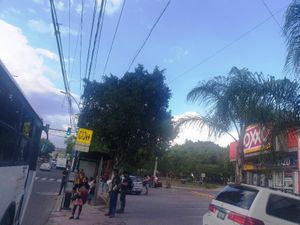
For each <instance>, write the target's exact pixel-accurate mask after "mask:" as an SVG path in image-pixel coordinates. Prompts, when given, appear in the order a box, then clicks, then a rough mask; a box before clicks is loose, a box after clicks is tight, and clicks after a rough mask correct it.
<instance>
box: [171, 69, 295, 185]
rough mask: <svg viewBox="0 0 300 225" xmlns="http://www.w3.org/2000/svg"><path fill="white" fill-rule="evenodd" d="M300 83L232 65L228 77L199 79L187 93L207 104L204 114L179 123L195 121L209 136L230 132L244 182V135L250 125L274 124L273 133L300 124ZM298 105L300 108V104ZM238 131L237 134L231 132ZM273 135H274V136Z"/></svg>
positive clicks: (238, 176)
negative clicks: (206, 129)
mask: <svg viewBox="0 0 300 225" xmlns="http://www.w3.org/2000/svg"><path fill="white" fill-rule="evenodd" d="M299 93H300V86H299V84H298V83H297V82H292V81H290V80H288V79H282V80H275V78H274V77H271V76H268V77H265V76H264V75H263V74H261V73H251V72H250V71H248V70H247V69H238V68H236V67H233V68H232V69H231V71H230V72H229V75H228V76H218V77H215V78H213V79H211V80H208V81H203V82H200V83H199V84H198V85H197V86H196V87H195V88H193V89H192V90H191V91H190V92H189V93H188V95H187V100H188V101H190V102H193V103H199V104H205V106H206V107H208V112H207V113H206V115H204V116H186V117H184V118H182V119H180V120H179V121H178V123H177V126H181V125H183V124H193V125H198V126H200V127H203V126H204V125H206V126H207V127H208V128H209V136H211V135H214V136H221V135H223V134H225V133H227V134H229V135H230V136H231V137H232V138H233V140H234V141H237V142H238V149H237V160H236V170H235V183H238V184H239V183H241V182H242V170H243V163H244V153H243V148H244V147H243V138H244V135H245V130H246V128H247V126H249V125H250V124H260V125H261V126H266V125H269V124H272V131H271V132H273V133H272V136H273V137H274V136H276V135H278V134H279V132H282V131H284V130H286V129H287V128H288V127H293V126H296V125H297V124H300V123H299V120H300V119H299V118H300V117H299V115H300V113H299V110H296V109H297V107H295V106H296V105H297V104H298V103H299V100H300V98H299V96H300V94H299ZM298 108H299V107H298ZM234 130H235V131H236V133H237V135H238V137H237V138H236V137H234V136H233V135H232V134H231V132H232V131H234ZM273 134H274V135H273Z"/></svg>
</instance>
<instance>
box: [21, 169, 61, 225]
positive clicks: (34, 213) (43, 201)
mask: <svg viewBox="0 0 300 225" xmlns="http://www.w3.org/2000/svg"><path fill="white" fill-rule="evenodd" d="M61 177H62V170H57V169H52V170H51V171H49V172H48V171H40V170H38V171H37V173H36V179H35V182H34V185H33V189H32V193H31V196H30V199H29V203H28V207H27V210H26V213H25V217H24V220H23V223H22V225H44V224H45V223H46V222H47V220H48V217H49V215H50V213H51V210H52V209H53V206H54V204H55V200H56V198H57V195H58V191H59V187H60V182H61Z"/></svg>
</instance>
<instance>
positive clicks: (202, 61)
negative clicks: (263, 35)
mask: <svg viewBox="0 0 300 225" xmlns="http://www.w3.org/2000/svg"><path fill="white" fill-rule="evenodd" d="M286 7H287V6H284V7H282V8H281V9H279V10H277V11H276V12H275V13H274V15H276V14H278V13H280V12H281V11H282V10H284V9H285V8H286ZM272 17H273V16H269V17H268V18H266V19H264V20H263V21H261V22H260V23H258V24H256V25H255V26H254V27H252V28H251V29H250V30H248V31H246V32H244V33H243V34H241V35H240V36H238V37H237V38H236V39H234V40H232V41H231V42H229V43H228V44H227V45H225V46H224V47H222V48H220V49H219V50H217V51H215V52H214V53H212V54H211V55H209V56H207V57H205V58H204V59H202V60H201V61H200V62H199V63H197V64H195V65H194V66H192V67H190V68H189V69H187V70H185V71H184V72H182V73H181V74H179V75H177V76H175V77H174V79H173V80H171V81H170V82H169V83H168V84H171V83H173V82H174V81H175V80H177V79H178V78H180V77H182V76H183V75H185V74H187V73H190V72H191V71H193V70H195V69H196V68H198V67H199V66H200V65H202V64H203V63H205V62H207V61H209V60H210V59H212V58H214V57H215V56H217V55H218V54H220V53H221V52H223V51H224V50H225V49H227V48H229V47H231V46H232V45H234V44H235V43H236V42H238V41H240V40H241V39H243V38H244V37H246V36H247V35H249V34H250V33H251V32H252V31H254V30H256V29H257V28H258V27H260V26H261V25H263V24H265V23H266V22H268V21H269V20H270V19H271V18H272Z"/></svg>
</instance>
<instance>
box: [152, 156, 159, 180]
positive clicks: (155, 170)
mask: <svg viewBox="0 0 300 225" xmlns="http://www.w3.org/2000/svg"><path fill="white" fill-rule="evenodd" d="M157 160H158V157H157V156H156V157H155V163H154V171H153V176H154V177H156V172H157Z"/></svg>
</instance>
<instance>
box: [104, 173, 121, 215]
mask: <svg viewBox="0 0 300 225" xmlns="http://www.w3.org/2000/svg"><path fill="white" fill-rule="evenodd" d="M120 184H121V178H120V176H119V170H118V169H114V177H113V180H112V185H111V190H110V191H109V197H110V199H109V211H108V213H106V214H105V216H109V217H110V218H113V217H115V213H116V208H117V201H118V194H119V190H120Z"/></svg>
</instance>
